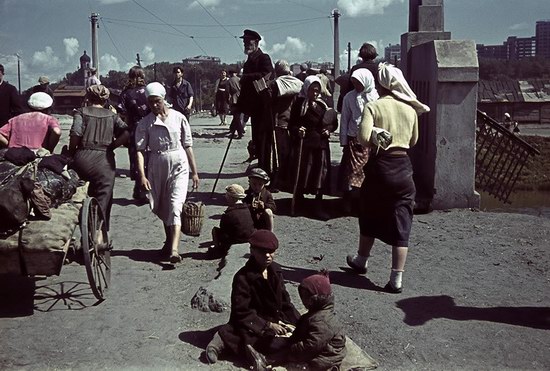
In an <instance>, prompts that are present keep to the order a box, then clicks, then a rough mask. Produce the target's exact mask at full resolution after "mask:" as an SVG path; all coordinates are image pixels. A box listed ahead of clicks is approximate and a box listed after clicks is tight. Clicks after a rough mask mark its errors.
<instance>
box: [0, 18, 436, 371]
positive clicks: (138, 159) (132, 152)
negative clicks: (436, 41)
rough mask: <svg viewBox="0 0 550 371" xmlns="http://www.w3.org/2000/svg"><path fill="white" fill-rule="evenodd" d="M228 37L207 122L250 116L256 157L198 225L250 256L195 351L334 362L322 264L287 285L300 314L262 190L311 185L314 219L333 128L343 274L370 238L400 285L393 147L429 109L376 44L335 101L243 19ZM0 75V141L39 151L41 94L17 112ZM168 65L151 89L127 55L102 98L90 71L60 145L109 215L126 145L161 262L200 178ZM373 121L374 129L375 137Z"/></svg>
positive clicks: (407, 173)
mask: <svg viewBox="0 0 550 371" xmlns="http://www.w3.org/2000/svg"><path fill="white" fill-rule="evenodd" d="M241 39H242V40H243V48H244V53H245V54H246V56H247V59H246V62H245V63H244V66H243V69H242V73H241V74H240V76H237V74H238V72H237V71H221V73H220V77H219V79H218V80H217V81H216V85H215V98H216V99H215V110H216V113H217V115H219V119H220V123H219V125H227V121H226V116H227V115H228V114H229V113H231V114H232V116H233V119H232V121H231V124H230V126H229V130H230V133H231V135H232V136H234V135H236V138H242V137H243V134H244V133H245V122H246V118H247V117H250V121H251V131H252V135H251V137H252V140H251V141H250V143H249V146H248V149H249V160H252V159H257V166H256V167H254V168H252V169H251V170H250V171H249V173H248V174H247V176H248V189H246V190H245V188H244V187H243V186H242V185H240V184H237V183H235V184H231V185H229V186H228V187H226V189H225V199H226V202H227V209H226V210H225V212H224V214H223V215H222V217H221V220H220V225H219V227H215V228H214V229H213V230H212V240H213V249H214V250H215V251H216V252H218V253H221V254H225V253H226V252H227V251H228V250H229V249H230V248H231V245H233V244H238V243H249V244H250V259H249V260H248V262H247V263H246V265H245V266H244V267H242V268H241V270H239V271H238V272H237V274H236V275H235V276H234V279H233V285H232V293H231V315H230V320H229V323H228V324H227V325H225V326H223V327H221V328H220V330H219V331H218V332H217V333H216V335H215V336H214V338H213V339H212V341H211V342H210V343H209V345H208V347H207V349H206V358H207V360H208V361H209V362H210V363H214V362H216V361H217V360H218V357H219V356H220V355H222V354H224V353H226V352H228V353H233V354H237V355H240V356H243V357H246V359H247V360H248V362H249V363H250V365H252V366H253V367H254V368H255V369H266V367H268V365H277V364H280V363H283V362H287V361H296V362H305V363H307V364H308V365H309V367H311V368H312V369H320V370H321V369H322V370H328V369H337V368H338V367H339V365H340V363H341V362H342V360H343V358H344V356H345V336H344V334H343V331H342V328H341V326H339V325H338V323H337V321H336V320H335V318H334V311H333V308H334V303H335V298H334V295H333V293H332V290H331V286H330V280H329V275H328V272H327V271H323V272H320V273H317V274H314V275H312V276H310V277H307V278H305V279H304V280H303V281H302V283H301V284H300V286H299V294H300V298H301V300H302V303H303V304H304V307H305V308H306V309H307V310H308V311H307V313H305V314H303V315H301V316H300V314H299V313H298V311H297V310H296V308H295V307H294V305H293V304H292V303H291V301H290V296H289V294H288V292H287V291H286V289H285V285H284V278H283V276H282V273H281V269H280V267H279V266H278V265H277V263H275V262H274V255H275V252H276V250H277V249H278V247H279V242H278V239H277V237H276V235H275V233H274V230H275V229H276V228H274V226H275V215H276V212H277V210H276V203H275V201H274V198H273V195H272V193H274V192H278V191H279V190H284V191H287V192H290V193H292V194H293V202H292V205H293V208H294V205H295V204H296V205H297V206H298V208H300V207H302V206H303V205H304V203H305V201H304V200H305V195H313V196H314V198H315V207H314V213H315V217H317V218H319V219H322V220H327V219H328V218H329V217H330V216H329V215H328V214H327V212H326V207H324V205H323V202H322V200H323V196H324V195H326V194H327V193H328V192H329V191H330V178H331V174H330V171H331V152H330V143H329V140H330V137H331V136H332V135H334V132H335V131H336V130H337V129H338V127H339V141H340V145H341V147H342V151H343V153H342V160H341V164H340V171H339V174H338V178H339V180H340V181H339V188H340V190H341V191H343V193H344V198H343V200H344V201H345V202H346V205H347V206H348V207H349V208H351V206H352V205H359V207H358V208H359V210H358V214H359V218H358V224H359V230H360V233H359V236H358V240H359V241H358V249H357V252H356V253H355V254H351V255H348V256H347V264H348V265H349V266H350V268H351V269H352V270H353V271H354V272H356V273H357V274H366V273H367V268H368V261H369V256H370V253H371V250H372V247H373V244H374V241H375V239H379V240H381V241H382V242H384V243H386V244H388V245H390V246H392V263H391V270H390V274H389V280H388V282H387V284H386V286H385V287H384V290H385V291H386V292H389V293H400V292H402V290H403V272H404V269H405V262H406V258H407V253H408V244H409V236H410V231H411V224H412V218H413V205H414V198H415V185H414V182H413V169H412V165H411V161H410V159H409V157H408V154H407V151H408V150H409V149H410V148H411V147H412V146H414V145H415V143H416V141H417V139H418V132H419V129H418V116H419V115H420V114H422V113H424V112H428V111H429V108H428V107H427V106H426V105H424V104H422V103H421V102H419V101H418V100H417V98H416V95H415V94H414V92H413V91H412V90H411V88H410V87H409V85H408V83H407V81H406V80H405V78H404V77H403V74H402V73H401V71H400V70H399V69H398V68H397V67H395V66H392V65H389V64H384V63H377V62H374V60H375V58H376V57H377V53H376V49H375V48H374V47H373V46H372V45H370V44H368V43H365V44H363V46H362V47H361V49H360V52H359V56H360V57H361V58H362V62H361V63H359V64H357V65H356V66H354V67H353V69H352V70H351V71H350V73H349V74H348V75H347V76H346V77H345V78H343V79H342V78H341V79H340V81H339V83H340V85H342V94H341V101H340V102H339V103H338V104H337V108H336V109H334V108H333V103H332V102H333V101H332V88H331V84H330V78H329V77H328V76H327V73H326V71H319V72H318V73H312V72H311V69H309V68H308V67H307V65H305V66H301V70H302V71H301V72H300V73H299V74H297V76H292V73H291V71H290V67H289V64H288V62H286V61H284V60H278V61H276V62H275V64H273V63H272V60H271V58H270V56H269V55H268V54H266V53H264V52H263V51H262V50H261V49H260V48H259V42H260V40H261V36H260V35H259V34H258V33H257V32H256V31H253V30H248V29H247V30H244V33H243V35H242V36H241ZM3 73H4V69H3V66H1V65H0V125H1V126H2V127H1V128H0V146H7V147H13V146H27V147H29V148H31V149H37V148H39V147H45V148H47V149H48V150H50V151H51V152H53V150H54V147H55V145H56V144H57V141H58V140H59V136H60V129H59V123H58V122H57V120H56V119H55V118H53V117H52V116H51V115H49V114H48V109H49V108H50V107H51V105H52V102H53V99H52V97H50V96H49V95H48V91H47V90H46V89H45V88H44V87H43V86H41V87H38V88H37V89H39V90H37V91H36V92H34V93H33V94H32V95H31V96H30V98H29V100H28V106H29V107H30V108H31V109H32V112H28V113H23V114H21V113H22V112H23V111H25V109H24V108H23V107H22V105H21V104H20V102H19V101H18V99H19V98H18V95H17V92H16V90H15V88H14V87H13V86H11V85H9V84H7V83H6V82H4V81H3ZM173 73H174V81H173V83H172V84H171V85H170V86H168V87H167V88H165V86H163V85H162V84H160V83H158V82H151V83H149V84H147V83H146V81H145V75H144V73H143V70H142V69H141V67H139V66H135V67H133V68H132V69H130V71H129V73H128V83H127V85H126V86H125V88H124V90H123V92H122V94H121V98H120V103H119V104H118V106H117V107H114V108H116V109H112V108H113V107H109V105H108V104H107V102H108V98H109V90H108V89H107V88H106V87H105V86H103V85H101V83H100V81H99V79H98V78H97V77H95V75H92V76H90V79H89V80H90V81H89V84H88V80H87V89H86V104H85V106H84V107H81V108H79V109H78V110H76V112H75V114H74V119H73V125H72V128H71V131H70V142H69V147H68V151H67V155H68V156H70V157H71V158H72V162H71V166H72V168H73V169H74V170H76V172H77V173H78V174H79V176H80V177H81V178H82V179H84V180H87V181H89V182H90V186H89V194H90V196H93V197H96V198H97V200H98V203H99V205H100V206H101V209H102V210H103V213H104V215H105V219H106V223H107V227H109V219H110V210H111V204H112V197H113V187H114V179H115V170H116V166H115V158H114V153H113V150H114V149H115V148H117V147H119V146H122V145H125V146H127V148H128V156H129V162H130V176H131V179H132V180H133V181H134V191H133V198H135V199H136V200H138V201H143V202H148V203H149V204H150V207H151V210H152V212H153V213H154V214H155V215H156V216H158V218H159V219H160V220H161V221H162V223H163V227H164V231H165V241H164V245H163V248H162V249H161V253H162V254H163V255H164V256H165V257H166V258H168V260H169V261H170V262H171V263H174V264H175V263H179V262H180V261H181V256H180V255H179V241H180V234H181V226H182V208H183V204H184V202H185V201H186V198H187V192H188V188H189V182H190V181H191V188H192V189H197V188H198V186H199V181H200V180H199V172H198V166H197V162H196V160H195V156H194V152H193V138H192V135H191V127H190V124H189V118H190V112H191V108H192V105H193V89H192V87H191V84H189V82H188V81H186V80H185V79H184V78H183V69H182V68H181V67H175V68H174V70H173ZM94 78H95V79H97V81H96V80H93V79H94ZM39 82H40V85H47V83H48V82H49V81H48V80H47V79H43V78H41V80H39ZM46 87H47V86H46ZM40 89H41V90H40ZM337 111H339V112H340V113H341V116H340V120H338V115H337ZM380 132H383V133H385V135H386V136H385V139H386V142H384V144H381V143H382V141H381V140H380V139H379V136H378V134H379V133H380ZM388 138H390V139H388ZM293 211H294V210H293Z"/></svg>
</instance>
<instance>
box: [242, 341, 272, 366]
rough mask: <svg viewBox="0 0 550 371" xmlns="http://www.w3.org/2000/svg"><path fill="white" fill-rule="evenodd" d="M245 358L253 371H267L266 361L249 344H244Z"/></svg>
mask: <svg viewBox="0 0 550 371" xmlns="http://www.w3.org/2000/svg"><path fill="white" fill-rule="evenodd" d="M246 356H247V358H248V361H249V363H250V364H251V367H252V370H253V371H264V370H267V361H266V359H265V357H264V355H263V354H261V353H259V352H258V351H257V350H256V349H254V348H253V347H252V345H250V344H246Z"/></svg>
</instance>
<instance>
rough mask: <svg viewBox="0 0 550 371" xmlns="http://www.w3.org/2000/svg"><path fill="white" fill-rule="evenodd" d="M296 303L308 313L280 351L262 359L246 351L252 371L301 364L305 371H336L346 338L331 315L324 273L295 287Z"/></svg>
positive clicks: (331, 304) (332, 309)
mask: <svg viewBox="0 0 550 371" xmlns="http://www.w3.org/2000/svg"><path fill="white" fill-rule="evenodd" d="M298 292H299V293H300V299H302V303H303V304H304V306H305V307H306V308H307V309H308V312H307V313H305V314H304V315H302V317H300V319H299V320H298V324H297V325H296V329H295V330H294V332H293V333H292V336H291V337H290V339H289V340H288V344H287V347H285V348H283V350H281V351H279V352H277V353H275V354H273V355H271V356H269V355H268V356H267V360H266V358H264V357H263V356H262V355H261V354H259V353H258V352H256V351H255V349H254V348H252V347H249V348H248V349H249V352H250V353H251V354H252V355H253V358H254V360H255V363H256V364H255V369H258V370H263V369H266V367H267V363H272V364H273V363H281V362H283V361H286V362H288V361H292V362H299V363H302V362H305V363H307V366H308V369H309V370H333V369H336V370H337V369H338V368H339V366H340V365H341V364H342V361H343V359H344V357H345V356H346V337H345V335H344V333H343V331H342V326H341V325H340V324H339V323H338V321H337V320H336V317H335V315H334V296H333V295H332V289H331V287H330V281H329V278H328V271H321V272H320V273H317V274H314V275H311V276H309V277H307V278H305V279H304V280H303V281H302V283H301V284H300V286H298Z"/></svg>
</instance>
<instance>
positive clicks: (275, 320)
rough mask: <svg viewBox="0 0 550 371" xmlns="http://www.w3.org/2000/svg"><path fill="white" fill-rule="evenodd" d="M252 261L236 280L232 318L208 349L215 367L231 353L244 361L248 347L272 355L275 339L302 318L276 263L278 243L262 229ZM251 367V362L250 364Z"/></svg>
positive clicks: (254, 240) (254, 243) (252, 243)
mask: <svg viewBox="0 0 550 371" xmlns="http://www.w3.org/2000/svg"><path fill="white" fill-rule="evenodd" d="M249 243H250V258H249V260H248V261H247V262H246V264H245V266H244V267H242V268H241V269H239V271H238V272H237V273H236V274H235V276H234V277H233V285H232V289H231V315H230V317H229V323H227V324H226V325H224V326H222V327H221V328H220V330H219V331H218V332H217V333H216V334H215V335H214V338H213V339H212V341H210V343H209V344H208V346H207V347H206V358H207V360H208V362H210V363H215V362H216V361H217V360H218V357H219V355H220V354H221V353H222V351H225V350H228V351H230V352H231V353H233V354H236V355H239V356H242V357H243V358H245V357H246V356H248V354H249V353H247V350H246V346H247V345H253V346H254V347H255V348H256V349H258V350H259V351H261V352H264V353H266V354H269V353H271V352H273V347H274V345H275V336H276V335H279V336H281V335H285V334H286V333H287V332H288V327H287V326H285V325H284V324H285V323H287V324H296V322H297V320H298V317H299V316H300V315H299V313H298V311H297V310H296V308H294V305H293V304H292V303H291V302H290V296H289V295H288V292H287V291H286V289H285V284H284V280H283V276H282V272H281V267H280V266H279V265H278V264H277V263H275V262H274V261H273V257H274V253H275V250H277V248H278V247H279V241H278V240H277V237H276V236H275V235H274V234H273V232H271V231H268V230H265V229H262V230H257V231H255V232H254V233H253V234H252V236H251V237H250V241H249ZM251 363H252V360H251Z"/></svg>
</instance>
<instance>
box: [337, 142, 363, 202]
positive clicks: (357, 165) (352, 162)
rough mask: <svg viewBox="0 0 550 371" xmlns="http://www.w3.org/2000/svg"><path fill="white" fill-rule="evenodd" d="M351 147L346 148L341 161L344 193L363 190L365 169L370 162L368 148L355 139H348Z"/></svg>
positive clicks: (341, 187)
mask: <svg viewBox="0 0 550 371" xmlns="http://www.w3.org/2000/svg"><path fill="white" fill-rule="evenodd" d="M348 143H349V145H348V146H346V147H344V151H343V153H342V160H341V161H340V172H339V177H338V178H339V184H340V189H341V190H342V191H344V192H346V191H350V190H351V189H352V188H361V185H362V184H363V180H364V179H365V173H364V172H363V167H364V166H365V165H366V164H367V162H368V161H369V152H370V149H369V148H368V147H364V146H362V145H361V144H360V143H359V142H358V141H357V138H355V137H348Z"/></svg>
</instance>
